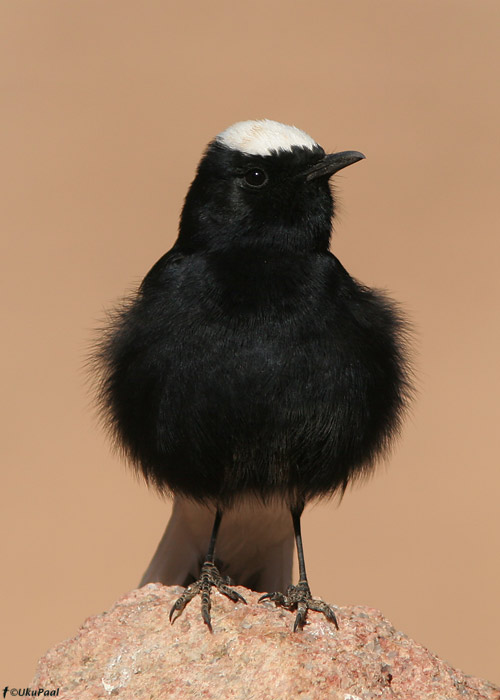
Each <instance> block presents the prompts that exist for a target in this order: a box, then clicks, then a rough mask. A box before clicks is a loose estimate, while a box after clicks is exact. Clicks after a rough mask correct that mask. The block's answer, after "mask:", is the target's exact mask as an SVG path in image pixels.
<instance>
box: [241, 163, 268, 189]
mask: <svg viewBox="0 0 500 700" xmlns="http://www.w3.org/2000/svg"><path fill="white" fill-rule="evenodd" d="M243 179H244V180H245V184H247V185H248V186H249V187H252V188H255V189H258V188H259V187H264V185H265V184H266V182H267V174H266V172H265V171H264V170H262V169H261V168H252V169H251V170H248V171H247V172H246V173H245V175H244V176H243Z"/></svg>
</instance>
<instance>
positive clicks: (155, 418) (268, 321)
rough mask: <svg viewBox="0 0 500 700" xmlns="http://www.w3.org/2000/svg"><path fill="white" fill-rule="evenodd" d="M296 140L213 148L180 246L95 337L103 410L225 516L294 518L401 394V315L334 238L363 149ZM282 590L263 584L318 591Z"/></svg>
mask: <svg viewBox="0 0 500 700" xmlns="http://www.w3.org/2000/svg"><path fill="white" fill-rule="evenodd" d="M253 124H259V125H261V128H262V129H264V130H265V128H266V125H267V124H274V123H273V122H269V123H266V122H256V123H253ZM278 126H280V125H278ZM287 128H289V127H283V129H287ZM297 140H298V144H295V145H294V144H293V143H292V144H291V145H287V146H286V148H285V147H280V141H279V138H278V140H277V142H276V147H275V148H273V147H271V148H269V149H266V148H264V147H262V146H260V147H258V148H254V149H253V150H254V151H257V152H248V153H247V152H245V151H244V146H243V147H242V148H241V149H240V148H235V147H234V146H233V145H231V146H228V145H227V143H226V142H225V140H224V138H222V139H221V138H217V139H216V140H214V141H213V142H212V143H211V144H210V145H209V147H208V149H207V151H206V152H205V154H204V156H203V158H202V160H201V162H200V164H199V167H198V171H197V174H196V177H195V179H194V181H193V183H192V185H191V187H190V189H189V192H188V194H187V196H186V200H185V205H184V208H183V212H182V216H181V220H180V227H179V236H178V239H177V241H176V243H175V245H174V246H173V248H172V249H171V250H170V251H169V252H168V253H166V254H165V255H164V256H163V257H162V258H161V259H160V260H159V261H158V262H157V263H156V264H155V265H154V266H153V268H152V269H151V270H150V272H149V273H148V274H147V275H146V277H145V279H144V281H143V282H142V284H141V286H140V288H139V290H138V292H137V295H136V296H135V297H134V298H133V299H132V300H130V301H128V302H127V303H125V304H124V306H123V307H122V308H121V309H119V310H118V311H117V312H116V313H115V315H114V317H113V320H112V323H111V324H110V327H109V329H108V331H107V332H106V334H105V336H104V338H103V340H102V343H101V345H100V348H99V352H98V358H99V365H100V371H101V379H102V383H101V393H100V398H101V406H102V408H103V411H104V414H105V416H106V419H107V420H108V422H109V425H110V426H111V428H112V431H113V434H114V436H115V438H116V439H117V441H118V443H119V444H120V445H121V446H122V447H123V449H124V450H125V452H126V454H127V456H128V457H129V458H130V460H131V461H132V462H133V463H134V464H135V465H136V466H137V468H138V469H140V470H141V471H142V473H143V474H144V476H145V477H146V479H147V481H148V482H150V483H152V484H154V485H155V486H156V487H158V488H159V489H160V490H161V491H167V492H171V493H173V494H175V495H176V496H178V497H186V498H188V499H192V500H195V501H197V502H200V503H203V504H205V505H208V506H210V507H212V508H213V510H214V512H215V511H216V510H217V512H218V513H220V515H221V516H222V514H223V513H224V512H225V511H228V510H230V509H236V510H237V508H238V503H240V502H241V500H242V499H245V498H256V499H259V500H261V501H263V502H264V503H267V502H269V503H273V502H276V500H278V501H281V502H283V503H285V504H286V505H287V506H289V507H290V509H291V511H292V513H295V514H298V515H297V522H296V523H295V524H296V525H298V518H300V513H301V512H302V509H303V507H304V504H305V503H306V502H307V501H309V500H310V499H313V498H316V497H321V496H327V495H330V494H332V493H334V492H336V491H339V490H343V489H345V487H346V485H347V484H348V482H349V481H351V480H353V479H354V478H356V477H357V476H358V475H360V474H363V473H365V472H366V471H367V470H369V469H370V468H371V467H372V465H373V464H374V461H375V460H376V458H377V457H378V456H380V454H381V453H383V452H384V451H385V450H386V449H387V448H388V446H389V445H390V442H391V439H392V438H393V437H394V435H395V434H396V433H397V431H398V429H399V427H400V423H401V418H402V415H403V412H404V409H405V406H406V404H407V400H408V396H409V393H410V384H409V380H408V377H409V372H408V363H407V360H406V343H405V338H406V334H405V324H404V323H403V319H402V316H401V314H400V312H399V311H398V309H397V307H396V306H395V304H394V303H393V302H392V301H391V300H390V299H388V298H387V297H386V296H385V295H384V294H382V293H381V292H379V291H375V290H373V289H369V288H367V287H365V286H363V285H361V284H360V283H359V282H357V281H356V280H355V279H353V278H352V277H351V276H350V275H349V274H348V273H347V272H346V270H345V269H344V267H343V266H342V265H341V263H340V262H339V261H338V260H337V258H336V257H335V256H334V255H333V254H332V253H331V252H330V251H329V244H330V234H331V224H332V217H333V213H334V199H333V196H332V191H331V188H330V184H329V178H330V177H331V175H332V174H333V173H335V172H337V171H338V170H339V169H340V168H342V167H345V166H346V165H349V164H350V163H353V162H356V160H359V159H360V158H362V157H363V156H362V155H361V154H359V153H356V152H347V153H344V154H334V155H326V154H325V152H324V150H323V149H322V148H321V147H320V146H318V145H317V144H306V145H303V144H302V143H301V140H300V138H299V139H297ZM272 143H273V142H272ZM272 143H271V145H272ZM249 150H250V151H252V149H249ZM216 530H217V528H216ZM216 534H217V532H215V535H216ZM295 534H296V535H297V527H296V529H295ZM299 535H300V531H299ZM241 537H245V533H244V532H242V533H241ZM214 545H215V537H214ZM299 554H300V552H299ZM212 560H213V551H212ZM196 573H197V574H199V571H198V572H196ZM202 573H203V572H202ZM205 574H206V571H205ZM193 576H196V574H195V573H193ZM304 576H305V569H304ZM236 583H240V582H239V581H236ZM306 583H307V580H306ZM219 584H220V582H219V583H217V582H214V581H213V580H210V585H217V586H218V587H220V585H219ZM299 587H300V584H299ZM299 587H295V588H294V590H295V591H296V588H299ZM229 590H231V589H229ZM196 592H197V591H196ZM223 592H225V593H226V594H228V593H227V591H223ZM231 592H232V591H231ZM233 593H234V592H233ZM292 593H293V592H292V591H290V595H289V596H288V598H287V596H282V599H281V600H280V599H278V598H279V597H276V596H275V597H274V598H272V599H273V600H275V601H276V602H277V603H281V604H284V605H285V606H286V607H291V608H294V609H295V608H298V609H299V613H300V611H301V606H302V608H303V607H304V606H303V605H302V603H303V599H307V600H308V601H309V602H311V601H313V599H311V598H310V593H308V589H307V592H306V595H305V597H304V596H302V598H301V599H300V600H296V599H295V598H294V597H293V595H292ZM228 595H229V594H228ZM299 597H300V596H299ZM185 602H186V601H183V602H182V604H181V605H180V606H178V609H182V607H183V604H185ZM287 603H288V605H287ZM316 603H317V601H316ZM306 607H309V608H311V609H317V608H314V606H313V605H312V604H308V605H306ZM322 612H324V613H325V614H326V615H327V616H329V615H328V613H327V612H326V611H325V610H322ZM332 615H333V613H332ZM207 616H208V619H207ZM204 617H205V620H206V621H207V622H208V623H210V616H209V613H208V614H204ZM330 619H332V618H331V616H330ZM304 620H305V612H303V614H302V617H301V619H300V620H298V622H297V626H302V625H303V624H304Z"/></svg>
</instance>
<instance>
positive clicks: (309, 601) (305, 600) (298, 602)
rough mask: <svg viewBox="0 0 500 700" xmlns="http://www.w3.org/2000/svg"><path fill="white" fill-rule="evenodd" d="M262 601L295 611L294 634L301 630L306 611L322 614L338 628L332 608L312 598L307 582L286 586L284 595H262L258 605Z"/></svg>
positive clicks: (277, 593)
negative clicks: (268, 601)
mask: <svg viewBox="0 0 500 700" xmlns="http://www.w3.org/2000/svg"><path fill="white" fill-rule="evenodd" d="M262 600H270V601H271V602H273V603H275V605H277V606H279V607H281V608H285V609H286V610H297V615H296V617H295V623H294V625H293V631H294V632H296V631H297V630H298V629H303V627H304V625H305V623H306V618H307V611H308V610H314V611H315V612H320V613H323V615H324V616H325V617H326V619H327V620H328V621H329V622H332V623H333V624H334V625H335V627H336V628H337V629H338V628H339V625H338V622H337V617H336V615H335V613H334V612H333V610H332V608H331V607H330V606H329V605H327V603H324V602H323V601H322V600H319V599H318V598H313V597H312V595H311V591H310V589H309V584H308V583H307V581H299V583H298V584H297V585H296V586H288V588H287V591H286V593H279V592H278V591H276V592H274V593H264V595H262V596H261V597H260V598H259V603H260V602H261V601H262Z"/></svg>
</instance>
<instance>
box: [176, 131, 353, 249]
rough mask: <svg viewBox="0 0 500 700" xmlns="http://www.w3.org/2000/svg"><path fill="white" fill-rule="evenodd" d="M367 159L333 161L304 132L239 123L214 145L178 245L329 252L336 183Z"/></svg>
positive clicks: (345, 156)
mask: <svg viewBox="0 0 500 700" xmlns="http://www.w3.org/2000/svg"><path fill="white" fill-rule="evenodd" d="M361 158H364V156H363V155H362V154H361V153H358V152H357V151H345V152H343V153H335V154H330V155H326V154H325V151H324V150H323V149H322V148H321V146H319V145H318V144H317V143H316V142H315V141H314V140H313V139H312V138H311V137H310V136H308V135H307V134H306V133H304V132H303V131H300V130H299V129H297V128H296V127H293V126H286V125H284V124H280V123H279V122H273V121H269V120H262V121H248V122H239V123H238V124H234V125H233V126H231V127H229V128H228V129H226V130H225V131H223V132H222V133H221V134H219V136H217V137H216V138H215V139H214V141H212V143H210V144H209V146H208V148H207V151H206V153H205V155H204V156H203V158H202V160H201V162H200V164H199V166H198V171H197V174H196V177H195V179H194V181H193V183H192V184H191V187H190V189H189V191H188V194H187V196H186V201H185V204H184V209H183V211H182V216H181V222H180V232H179V240H178V245H179V246H180V247H181V248H182V249H184V250H185V251H186V252H187V251H194V250H216V249H219V250H220V249H225V248H227V247H228V245H230V246H234V245H238V244H241V245H244V246H257V247H263V248H270V247H272V248H275V249H278V250H293V251H297V252H298V251H304V252H305V251H311V250H327V249H328V246H329V242H330V232H331V221H332V216H333V210H334V202H333V197H332V193H331V190H330V185H329V178H330V177H331V176H332V175H333V174H334V173H336V172H337V171H338V170H340V169H342V168H344V167H346V166H347V165H350V164H351V163H355V162H356V161H358V160H360V159H361Z"/></svg>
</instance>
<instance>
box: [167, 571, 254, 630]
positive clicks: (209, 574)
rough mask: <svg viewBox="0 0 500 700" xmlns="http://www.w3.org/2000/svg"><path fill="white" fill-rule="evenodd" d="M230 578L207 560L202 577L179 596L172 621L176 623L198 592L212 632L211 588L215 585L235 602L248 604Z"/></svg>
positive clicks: (202, 612) (171, 616)
mask: <svg viewBox="0 0 500 700" xmlns="http://www.w3.org/2000/svg"><path fill="white" fill-rule="evenodd" d="M229 583H230V580H229V579H228V578H224V577H223V576H221V574H220V572H219V569H218V568H217V567H216V566H215V564H214V563H213V562H211V561H206V562H205V563H204V564H203V566H202V567H201V572H200V578H199V579H198V580H197V581H195V582H194V583H192V584H191V585H190V586H188V587H187V588H186V590H185V591H184V593H183V594H182V595H181V596H180V597H179V598H177V600H176V601H175V603H174V604H173V606H172V609H171V610H170V622H172V623H174V622H175V621H176V620H177V618H178V617H179V616H180V615H181V614H182V611H183V610H184V608H185V607H186V605H187V604H188V603H189V602H190V601H191V600H192V599H193V598H194V597H195V596H197V595H198V594H200V595H201V616H202V618H203V621H204V622H205V624H206V625H207V627H208V629H209V630H210V632H212V622H211V619H210V608H211V606H212V604H211V600H210V593H211V588H212V586H214V587H215V588H217V590H218V591H219V592H220V593H223V594H224V595H225V596H227V597H228V598H231V600H234V602H235V603H237V602H241V603H245V604H246V600H245V599H244V598H243V596H241V595H240V594H239V593H238V592H237V591H235V590H233V589H232V588H230V587H229V585H228V584H229Z"/></svg>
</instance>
